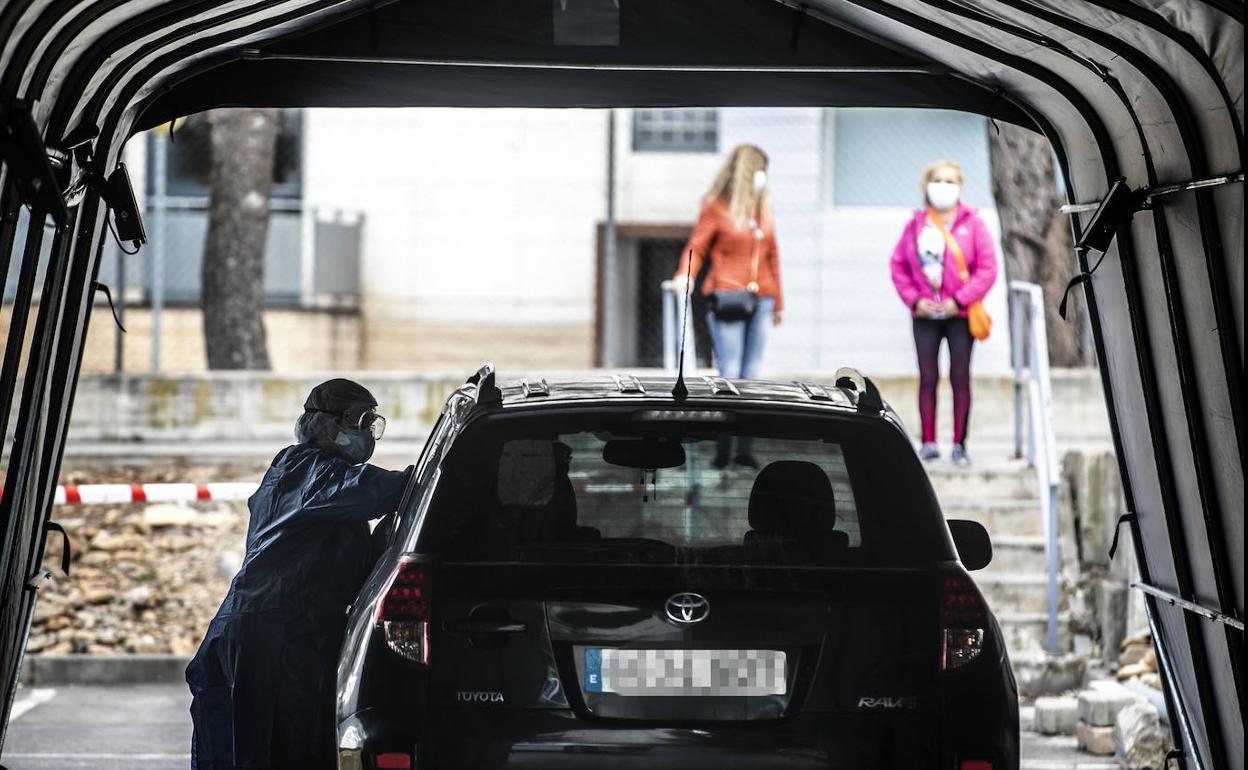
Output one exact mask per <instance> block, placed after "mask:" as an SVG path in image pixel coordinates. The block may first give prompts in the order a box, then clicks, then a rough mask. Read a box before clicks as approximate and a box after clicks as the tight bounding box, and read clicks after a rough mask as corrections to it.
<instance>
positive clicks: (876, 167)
mask: <svg viewBox="0 0 1248 770" xmlns="http://www.w3.org/2000/svg"><path fill="white" fill-rule="evenodd" d="M825 120H826V121H827V123H826V124H825V132H824V136H825V139H824V141H825V144H824V152H825V153H826V155H825V158H828V159H830V161H831V162H830V163H826V164H825V166H824V185H825V187H824V200H825V201H828V202H830V203H831V204H832V205H833V206H889V207H892V206H904V207H906V208H915V207H918V206H920V205H922V193H921V192H920V190H919V176H920V174H922V172H923V169H924V168H925V167H926V166H927V165H928V164H929V163H932V162H933V161H937V160H955V161H957V162H958V164H959V165H961V166H962V177H963V190H962V199H963V200H964V201H966V202H967V203H969V204H971V205H972V206H975V207H977V208H981V209H991V208H995V204H994V202H993V198H992V175H991V169H990V167H989V163H988V119H987V118H985V117H983V116H982V115H975V114H972V113H969V112H955V111H952V110H931V109H897V108H887V109H875V108H871V109H864V108H839V109H832V110H828V111H826V113H825Z"/></svg>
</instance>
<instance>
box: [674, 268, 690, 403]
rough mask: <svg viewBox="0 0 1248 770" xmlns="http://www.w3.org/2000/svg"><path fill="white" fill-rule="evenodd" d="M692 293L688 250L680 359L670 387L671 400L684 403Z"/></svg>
mask: <svg viewBox="0 0 1248 770" xmlns="http://www.w3.org/2000/svg"><path fill="white" fill-rule="evenodd" d="M692 291H693V249H690V250H689V262H688V264H686V265H685V304H684V308H685V309H684V312H683V313H681V315H680V320H681V324H680V357H679V358H678V359H677V362H676V384H675V385H673V386H672V398H674V399H676V400H677V401H684V400H685V399H686V398H689V388H688V387H686V386H685V336H686V335H687V334H688V332H689V327H690V326H691V325H692V324H690V323H689V295H690V293H692Z"/></svg>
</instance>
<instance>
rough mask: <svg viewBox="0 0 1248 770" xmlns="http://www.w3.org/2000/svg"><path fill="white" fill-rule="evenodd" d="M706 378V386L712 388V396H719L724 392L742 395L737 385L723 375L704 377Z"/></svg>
mask: <svg viewBox="0 0 1248 770" xmlns="http://www.w3.org/2000/svg"><path fill="white" fill-rule="evenodd" d="M702 379H704V380H706V387H708V388H710V391H711V395H712V396H718V395H721V394H724V393H727V394H729V395H733V396H739V395H741V391H739V390H737V386H736V385H733V384H732V383H731V382H730V381H728V380H727V379H725V378H723V377H703V378H702Z"/></svg>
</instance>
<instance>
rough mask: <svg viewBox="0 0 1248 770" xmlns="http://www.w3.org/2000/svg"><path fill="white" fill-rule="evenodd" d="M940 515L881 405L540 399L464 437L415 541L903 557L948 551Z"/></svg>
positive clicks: (705, 560)
mask: <svg viewBox="0 0 1248 770" xmlns="http://www.w3.org/2000/svg"><path fill="white" fill-rule="evenodd" d="M724 457H727V458H729V460H730V462H729V464H728V465H727V467H723V465H724V464H723V462H722V459H723V458H724ZM717 460H718V462H717ZM753 466H756V467H753ZM941 524H942V521H941V518H940V512H939V509H938V508H937V505H936V502H935V498H934V496H933V494H932V491H931V487H930V485H929V484H928V481H927V477H926V475H925V474H924V473H923V470H922V467H921V466H920V464H919V462H918V460H917V458H916V457H915V455H914V452H913V451H912V449H911V448H910V446H909V443H908V441H907V440H906V439H905V438H904V437H903V436H902V435H900V433H899V432H898V431H897V430H896V429H894V428H892V427H891V426H889V425H887V424H885V423H884V422H883V421H881V420H875V419H870V420H867V419H862V418H855V417H850V416H839V415H823V414H817V415H816V414H801V415H789V414H777V413H776V412H774V411H769V412H750V411H740V412H725V411H710V410H697V409H688V410H672V409H664V410H645V409H637V408H635V407H634V408H629V409H614V410H606V409H603V410H597V409H595V410H593V411H590V410H587V409H584V408H582V409H577V410H568V411H564V412H556V411H554V410H540V411H539V410H532V411H528V412H519V413H513V414H500V415H495V416H490V417H486V418H481V419H478V420H476V421H474V422H473V423H472V424H470V425H469V426H468V427H467V428H466V429H465V431H464V433H463V434H462V435H461V436H460V437H459V438H458V439H457V440H456V441H455V443H454V444H453V446H452V447H451V449H450V451H449V453H448V456H447V458H446V459H445V461H444V463H443V468H442V472H441V477H440V479H439V480H438V483H437V488H436V491H435V496H434V499H433V501H432V503H431V506H430V508H429V514H428V517H427V519H426V525H425V526H424V527H423V535H422V542H421V546H420V547H421V550H425V551H430V552H433V553H436V554H438V555H439V556H440V557H441V558H442V559H443V560H446V561H455V562H505V563H514V562H529V563H604V564H655V565H681V564H689V565H767V566H821V565H828V564H837V565H899V566H903V565H912V564H916V563H923V562H928V561H931V560H937V559H947V558H950V554H949V545H948V540H947V536H946V535H945V534H944V531H943V528H942V526H941Z"/></svg>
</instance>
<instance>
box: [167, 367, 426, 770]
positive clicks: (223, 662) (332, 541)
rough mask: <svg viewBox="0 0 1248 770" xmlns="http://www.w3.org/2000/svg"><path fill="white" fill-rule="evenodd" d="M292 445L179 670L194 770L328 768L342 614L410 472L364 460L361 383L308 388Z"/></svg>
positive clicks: (256, 501) (367, 404)
mask: <svg viewBox="0 0 1248 770" xmlns="http://www.w3.org/2000/svg"><path fill="white" fill-rule="evenodd" d="M303 408H304V412H303V414H302V415H301V416H300V417H299V420H298V422H297V423H296V424H295V437H296V439H297V440H298V442H299V443H297V444H295V445H294V446H290V447H286V448H285V449H283V450H282V451H281V452H279V453H278V455H277V457H275V458H274V459H273V464H272V465H271V466H270V467H269V470H268V471H267V472H266V473H265V474H264V480H263V481H262V482H261V483H260V488H259V489H258V490H257V491H256V493H255V494H254V495H252V496H251V498H250V499H249V500H248V501H247V507H248V508H249V509H250V510H251V521H250V523H249V524H248V526H247V552H246V554H245V556H244V557H243V565H242V567H241V568H240V569H239V571H238V574H237V575H235V576H234V580H233V582H232V583H231V584H230V590H229V593H227V594H226V596H225V600H224V601H223V602H222V603H221V608H220V609H219V610H217V615H216V617H215V618H213V620H212V623H211V624H210V625H209V626H208V632H207V635H206V636H205V638H204V642H203V644H201V645H200V647H199V651H198V652H197V653H196V654H195V657H194V659H192V660H191V663H190V665H189V666H188V667H187V669H186V681H187V683H188V684H189V685H190V687H191V694H192V696H193V700H192V702H191V719H192V721H193V722H194V725H195V734H194V738H193V741H192V754H191V766H192V768H193V769H194V770H227V769H228V770H244V769H245V770H261V769H262V768H263V769H264V770H319V768H333V767H335V766H336V756H335V755H336V749H335V744H336V740H335V728H334V697H335V686H336V673H335V670H336V668H337V663H338V651H339V647H340V646H341V644H342V637H343V633H344V631H345V629H346V609H347V606H348V605H349V604H350V603H351V602H352V601H353V600H354V599H355V595H356V593H357V592H358V591H359V589H360V588H361V586H362V585H363V583H364V580H365V579H366V578H367V576H368V573H369V571H370V570H371V569H372V567H373V563H374V550H373V545H372V542H371V541H370V537H371V536H370V532H369V526H368V522H369V520H371V519H376V518H379V517H382V516H385V515H387V514H390V513H392V512H393V511H394V510H395V509H396V508H397V507H398V504H399V498H400V497H401V496H402V494H403V490H404V488H405V487H406V485H407V479H408V474H409V472H410V468H409V469H408V471H404V472H399V471H387V470H383V469H381V468H378V467H376V466H374V465H369V464H368V463H367V462H365V461H366V460H368V459H369V457H371V456H372V454H373V448H374V445H375V443H376V441H377V439H379V438H381V434H382V431H383V430H384V428H385V419H384V418H383V417H381V415H379V414H377V411H376V409H377V400H376V399H374V398H373V396H372V394H371V393H369V392H368V391H367V390H366V389H365V388H364V387H363V386H361V385H359V384H357V383H354V382H351V381H350V380H343V379H335V380H329V381H328V382H324V383H321V384H320V385H317V386H316V387H315V388H313V389H312V393H311V394H310V395H309V396H308V399H307V402H306V403H304V405H303Z"/></svg>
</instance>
